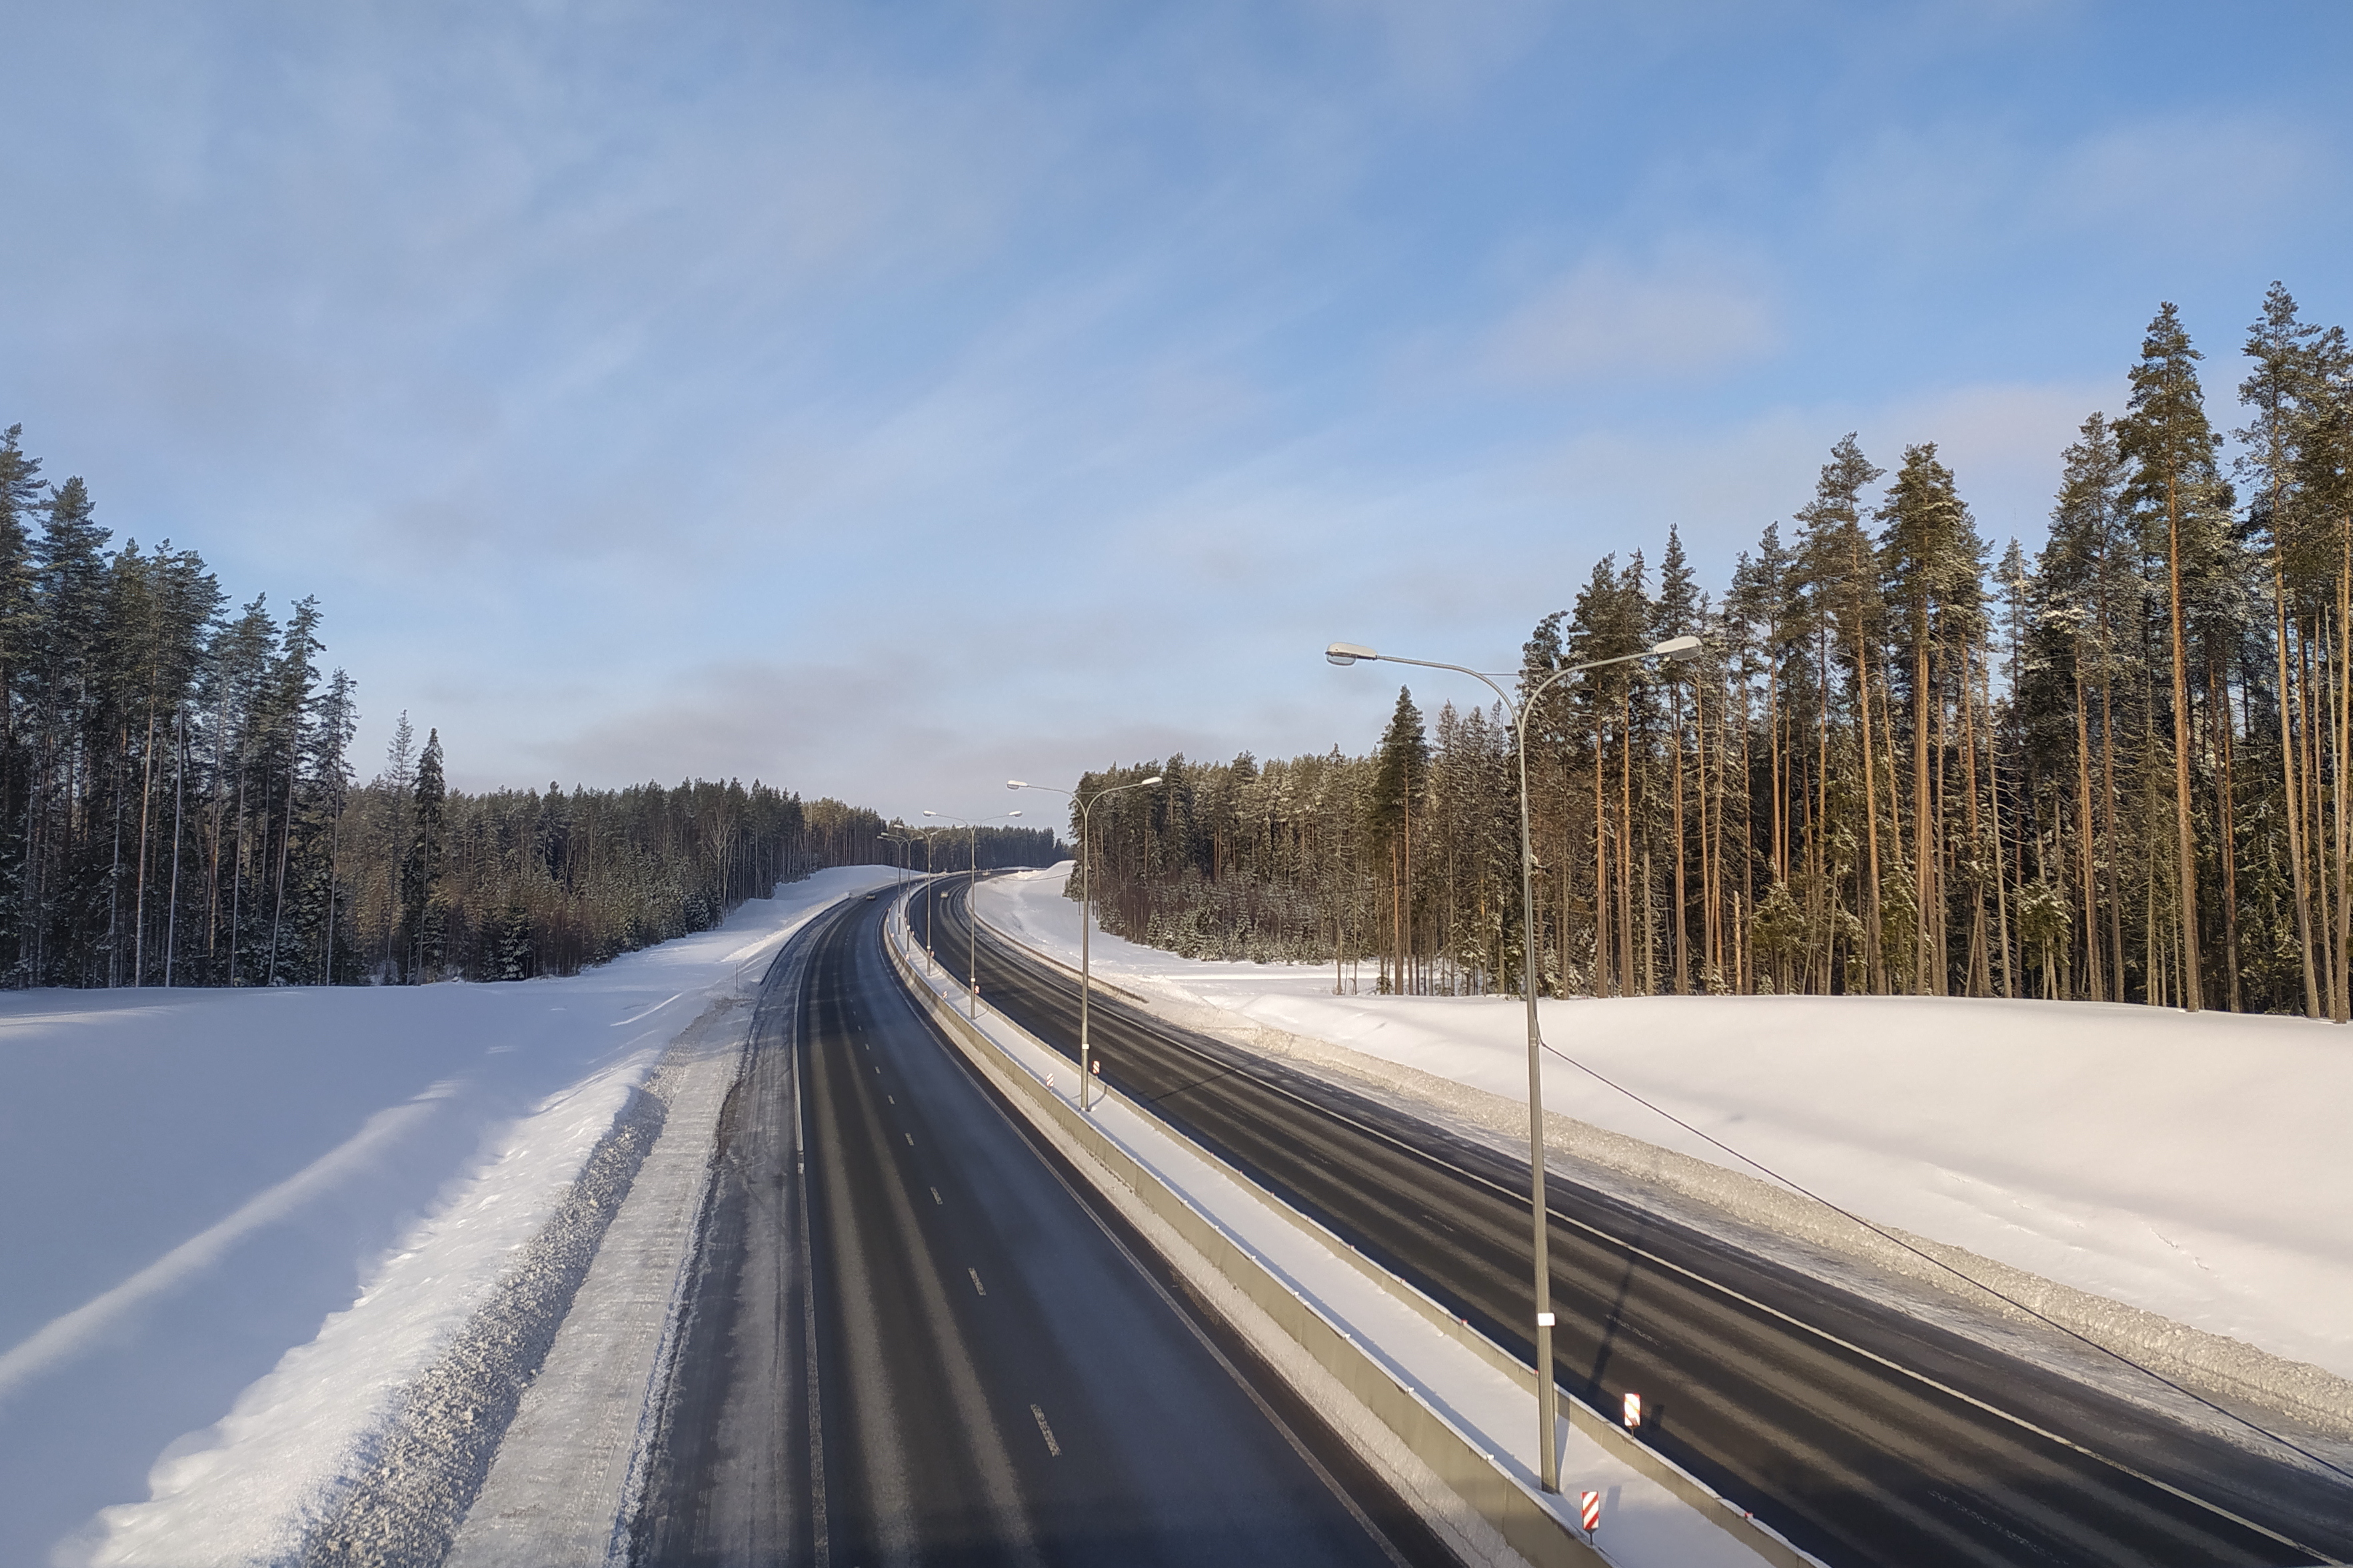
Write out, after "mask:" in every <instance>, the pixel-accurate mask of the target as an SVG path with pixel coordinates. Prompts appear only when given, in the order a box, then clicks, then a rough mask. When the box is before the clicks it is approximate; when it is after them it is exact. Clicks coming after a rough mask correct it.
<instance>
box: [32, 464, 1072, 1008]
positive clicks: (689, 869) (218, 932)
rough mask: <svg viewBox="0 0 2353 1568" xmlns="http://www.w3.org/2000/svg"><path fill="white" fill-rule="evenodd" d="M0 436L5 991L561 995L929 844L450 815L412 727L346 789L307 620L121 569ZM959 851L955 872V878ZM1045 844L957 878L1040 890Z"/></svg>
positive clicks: (553, 796)
mask: <svg viewBox="0 0 2353 1568" xmlns="http://www.w3.org/2000/svg"><path fill="white" fill-rule="evenodd" d="M40 467H41V465H40V462H39V460H38V459H37V458H34V457H32V456H31V455H29V454H27V453H26V451H25V450H24V448H23V445H22V430H21V427H18V426H11V427H10V428H9V429H8V430H7V431H6V432H5V435H0V977H5V983H6V984H11V985H15V986H19V987H21V986H32V985H76V986H97V985H275V984H364V983H402V982H408V983H415V982H418V981H424V980H436V979H443V978H456V977H464V978H468V979H475V980H519V979H524V978H528V977H530V976H533V975H539V974H569V973H576V972H577V971H578V970H579V969H581V968H582V967H583V966H585V965H588V964H594V963H601V962H603V961H604V960H606V959H609V958H611V957H613V956H615V955H616V954H618V953H621V952H629V951H631V950H633V949H636V948H639V947H644V946H646V945H649V943H652V942H660V941H663V940H665V939H667V938H670V937H673V936H678V935H681V934H684V933H686V932H689V931H702V930H705V929H707V928H709V927H710V926H712V924H714V923H716V922H717V921H719V920H720V919H721V918H722V917H723V915H724V914H725V913H726V912H727V911H728V910H731V909H733V907H734V906H735V905H737V904H738V903H740V902H742V901H743V900H744V899H746V898H751V897H761V896H765V895H766V893H767V892H768V891H769V889H772V888H773V887H774V886H775V885H776V883H778V882H780V881H788V880H791V879H796V878H798V877H802V876H805V875H807V873H808V872H810V871H812V870H814V869H816V868H820V867H826V866H840V865H861V864H879V863H885V862H890V861H892V860H893V859H894V858H899V857H900V855H901V854H902V843H900V842H899V840H900V839H902V838H903V837H906V836H908V834H909V833H910V832H911V830H909V829H906V828H904V827H902V826H899V825H897V824H894V823H890V822H886V821H884V819H883V818H882V817H881V816H879V815H878V814H876V813H874V812H872V811H870V810H866V809H864V808H862V807H857V806H850V805H843V804H842V803H841V802H839V801H835V800H829V799H828V800H818V801H814V802H803V801H802V800H801V799H800V797H799V796H798V795H793V794H788V793H786V792H782V791H779V790H777V789H776V788H774V787H772V786H769V785H766V784H759V783H756V782H755V783H754V784H752V785H751V786H750V787H749V788H746V787H745V786H744V784H740V783H736V782H733V781H731V782H729V783H726V784H713V783H706V782H704V781H702V780H692V781H690V782H688V783H685V784H680V785H678V786H677V787H676V788H674V789H666V788H664V787H663V786H661V785H660V784H638V785H633V786H630V787H628V788H625V789H617V790H615V789H589V788H578V787H575V788H574V789H572V790H569V791H566V790H564V789H563V788H561V787H560V786H559V785H556V784H550V785H549V786H548V788H547V790H546V791H545V793H540V792H537V791H532V790H500V791H496V792H493V793H486V794H477V795H468V794H466V793H464V792H462V791H459V790H457V789H453V788H451V787H449V785H448V782H447V777H446V769H445V759H444V757H443V754H442V748H441V742H440V737H439V735H438V732H435V731H427V734H426V736H425V738H424V740H423V741H422V742H418V740H417V735H416V731H415V730H414V728H413V727H412V726H411V725H410V723H409V721H408V719H407V716H406V714H403V715H402V716H401V719H400V722H399V724H398V727H397V728H396V731H394V736H393V740H392V742H391V745H390V747H389V748H388V754H387V756H386V758H385V765H384V767H383V768H382V770H381V771H380V772H378V773H376V774H375V777H373V778H372V779H370V780H369V781H368V782H366V783H364V784H362V783H358V782H356V781H355V778H354V769H353V763H352V759H351V755H350V747H351V742H352V737H353V731H354V730H355V728H356V725H357V722H358V707H357V693H356V691H355V689H354V685H353V681H352V679H350V678H349V677H348V676H347V675H346V674H345V673H344V672H343V671H342V670H334V671H332V673H326V674H322V671H321V669H320V667H319V662H318V658H319V655H320V654H321V653H322V652H323V651H324V649H323V645H322V641H321V637H320V633H321V629H322V624H321V611H320V608H319V605H317V603H316V602H315V601H314V600H311V599H307V598H306V599H301V600H299V601H297V602H295V603H294V604H293V605H291V606H290V607H289V608H288V609H287V610H286V611H285V612H284V614H283V615H282V616H275V615H272V614H271V612H270V610H269V606H268V605H267V603H266V600H265V599H263V598H259V597H257V598H256V599H254V600H253V601H252V602H251V603H250V604H248V605H244V606H243V607H242V608H241V609H239V610H237V611H236V612H235V613H233V614H232V613H230V612H229V611H228V610H227V604H228V600H227V597H226V595H224V593H223V591H222V589H221V587H220V584H219V583H218V581H217V580H216V578H215V576H214V574H212V572H211V571H210V570H209V569H208V568H207V567H206V565H205V563H204V562H203V560H202V559H201V558H199V556H198V555H197V554H196V553H195V552H194V551H188V550H176V549H174V547H173V545H172V544H171V543H170V542H168V541H166V542H164V543H162V544H160V545H158V546H156V547H155V548H154V549H153V550H142V548H141V547H140V545H139V544H138V542H136V541H135V540H134V541H128V542H125V543H123V544H122V545H121V548H119V549H115V550H112V551H110V550H109V549H108V544H109V542H110V540H111V533H110V531H108V530H106V529H105V528H102V527H101V526H100V524H99V522H98V521H97V517H96V508H95V506H94V504H93V502H92V500H91V498H90V489H89V487H88V486H87V485H86V484H85V483H84V482H83V481H82V480H81V479H79V478H76V479H67V480H65V481H64V482H63V483H61V484H56V485H52V484H49V483H47V482H46V481H44V480H43V479H41V477H40ZM951 851H953V855H951ZM1058 852H1059V846H1058V845H1057V844H1056V843H1055V840H1054V836H1053V834H1052V833H1050V832H1048V831H1041V830H1037V829H1026V830H1024V829H1003V828H998V829H990V830H984V831H983V832H982V833H981V835H980V836H979V837H978V839H977V841H976V844H973V845H971V846H968V845H967V842H966V839H965V836H963V835H961V834H959V835H957V836H955V837H954V839H953V840H952V841H950V842H949V843H944V844H943V845H942V846H941V859H942V862H943V864H945V863H946V862H947V861H948V860H950V859H951V858H953V860H954V863H955V865H957V866H962V865H963V864H964V863H965V855H966V854H968V853H970V854H975V855H976V857H977V858H978V861H979V863H980V864H982V865H984V866H987V865H1009V864H1037V863H1043V862H1044V861H1046V860H1047V859H1050V858H1051V857H1052V856H1053V855H1054V854H1056V853H1058Z"/></svg>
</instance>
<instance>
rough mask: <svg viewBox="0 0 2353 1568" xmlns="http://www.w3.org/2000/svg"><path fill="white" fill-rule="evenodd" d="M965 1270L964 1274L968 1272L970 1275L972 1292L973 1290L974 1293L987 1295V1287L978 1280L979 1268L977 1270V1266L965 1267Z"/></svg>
mask: <svg viewBox="0 0 2353 1568" xmlns="http://www.w3.org/2000/svg"><path fill="white" fill-rule="evenodd" d="M965 1273H966V1274H969V1275H971V1276H972V1289H973V1292H974V1293H975V1294H976V1295H981V1296H986V1295H987V1294H988V1287H987V1286H986V1285H984V1284H982V1283H981V1282H980V1270H979V1269H977V1268H967V1269H965Z"/></svg>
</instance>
